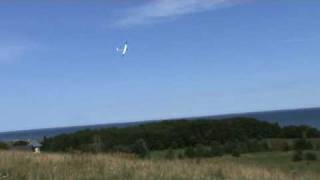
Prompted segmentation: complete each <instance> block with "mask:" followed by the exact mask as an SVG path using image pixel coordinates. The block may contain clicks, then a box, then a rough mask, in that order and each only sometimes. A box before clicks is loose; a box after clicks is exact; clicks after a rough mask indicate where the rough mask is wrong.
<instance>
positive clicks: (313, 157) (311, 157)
mask: <svg viewBox="0 0 320 180" xmlns="http://www.w3.org/2000/svg"><path fill="white" fill-rule="evenodd" d="M305 159H306V160H307V161H316V160H318V157H317V155H316V154H314V153H312V152H308V153H306V154H305Z"/></svg>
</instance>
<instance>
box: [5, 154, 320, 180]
mask: <svg viewBox="0 0 320 180" xmlns="http://www.w3.org/2000/svg"><path fill="white" fill-rule="evenodd" d="M1 176H4V177H3V178H1ZM5 176H7V177H5ZM318 177H320V176H319V174H317V173H316V172H308V173H301V172H299V173H297V172H288V171H281V170H280V169H276V168H270V167H268V168H267V167H262V166H257V165H255V164H254V163H244V162H243V161H241V160H236V159H235V158H228V157H225V158H216V159H203V160H173V161H164V160H139V159H136V158H134V157H132V156H129V155H121V154H114V155H102V154H101V155H89V154H82V155H81V154H78V155H70V154H46V153H42V154H33V153H27V152H12V151H2V152H0V179H6V180H104V179H107V180H109V179H110V180H113V179H119V180H126V179H130V180H131V179H132V180H158V179H159V180H160V179H171V180H180V179H181V180H185V179H194V180H215V179H216V180H229V179H230V180H317V179H318Z"/></svg>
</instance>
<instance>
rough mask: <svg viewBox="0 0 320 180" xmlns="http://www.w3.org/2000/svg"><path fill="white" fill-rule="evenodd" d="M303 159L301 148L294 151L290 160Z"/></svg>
mask: <svg viewBox="0 0 320 180" xmlns="http://www.w3.org/2000/svg"><path fill="white" fill-rule="evenodd" d="M302 160H303V152H302V151H301V150H298V151H296V152H295V153H294V154H293V156H292V161H295V162H298V161H302Z"/></svg>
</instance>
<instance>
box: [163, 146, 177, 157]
mask: <svg viewBox="0 0 320 180" xmlns="http://www.w3.org/2000/svg"><path fill="white" fill-rule="evenodd" d="M175 157H176V155H175V153H174V151H173V150H172V149H171V148H170V149H168V150H167V152H166V155H165V158H166V159H169V160H171V159H174V158H175Z"/></svg>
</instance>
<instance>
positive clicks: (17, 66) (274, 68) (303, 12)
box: [0, 0, 320, 131]
mask: <svg viewBox="0 0 320 180" xmlns="http://www.w3.org/2000/svg"><path fill="white" fill-rule="evenodd" d="M319 19H320V2H319V1H317V0H281V1H279V0H153V1H146V0H145V1H143V0H139V1H134V2H133V1H129V0H128V1H126V0H124V1H121V2H119V1H116V0H109V1H103V0H93V1H81V0H79V1H59V0H56V1H49V0H48V1H45V0H41V1H40V0H38V1H36V0H29V1H22V0H20V1H16V0H4V1H1V2H0V119H1V121H2V122H3V123H2V125H1V127H0V131H8V130H18V129H34V128H43V127H57V126H71V125H83V124H97V123H114V122H127V121H139V120H150V119H159V118H170V117H184V116H187V117H188V116H198V115H215V114H224V113H235V112H248V111H260V110H275V109H288V108H300V107H315V106H319V105H320V83H319V77H320V62H319V57H320V51H319V47H320V46H319V41H320V35H319V32H320V21H319ZM124 41H128V42H129V52H128V54H127V56H126V57H121V55H119V54H118V53H117V52H116V51H115V48H116V47H118V46H120V45H121V44H122V43H123V42H124Z"/></svg>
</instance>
